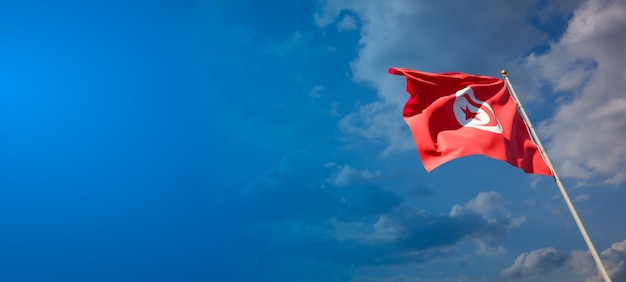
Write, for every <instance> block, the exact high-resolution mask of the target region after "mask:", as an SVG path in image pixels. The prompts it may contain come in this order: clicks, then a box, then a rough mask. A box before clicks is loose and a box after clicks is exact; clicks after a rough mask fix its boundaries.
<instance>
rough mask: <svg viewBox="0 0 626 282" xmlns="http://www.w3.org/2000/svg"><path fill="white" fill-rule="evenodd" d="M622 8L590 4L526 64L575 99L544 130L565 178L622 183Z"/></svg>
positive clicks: (625, 115) (625, 7)
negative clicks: (559, 36) (555, 40)
mask: <svg viewBox="0 0 626 282" xmlns="http://www.w3.org/2000/svg"><path fill="white" fill-rule="evenodd" d="M624 34H626V2H624V1H617V0H589V1H587V2H586V3H584V4H583V5H581V6H580V7H579V8H578V9H577V10H576V11H575V13H574V17H573V18H572V20H571V21H570V23H569V26H568V28H567V31H566V32H565V34H564V35H563V36H562V38H560V39H559V41H557V42H554V43H552V44H551V45H550V49H549V51H548V52H547V53H545V54H531V55H530V56H529V57H528V60H527V63H528V65H529V66H530V67H532V68H534V69H535V71H536V73H537V75H538V76H541V77H543V78H545V79H546V80H547V82H548V83H549V84H550V85H551V86H552V87H553V88H554V89H555V90H559V91H565V92H570V93H573V97H572V98H566V99H563V100H562V101H561V103H560V104H558V105H557V109H556V114H555V115H554V117H553V118H551V119H550V120H549V121H548V122H546V123H545V124H543V125H542V127H541V132H542V133H543V134H544V135H545V136H547V137H548V138H549V148H548V153H549V154H550V156H551V157H552V158H553V161H554V162H555V163H556V164H557V165H558V168H557V171H558V172H559V173H560V174H562V175H563V176H567V177H573V178H577V179H588V178H592V177H596V176H604V177H606V178H607V180H606V181H605V183H608V184H617V183H621V182H624V181H626V171H625V170H623V169H622V168H623V167H626V146H624V145H623V143H624V142H623V139H624V138H626V96H624V89H626V72H625V71H624V65H626V48H625V46H626V36H624Z"/></svg>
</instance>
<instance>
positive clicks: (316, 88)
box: [309, 85, 324, 98]
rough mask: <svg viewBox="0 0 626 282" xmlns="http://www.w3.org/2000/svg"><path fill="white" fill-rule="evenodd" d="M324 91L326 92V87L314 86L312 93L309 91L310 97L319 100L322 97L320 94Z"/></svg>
mask: <svg viewBox="0 0 626 282" xmlns="http://www.w3.org/2000/svg"><path fill="white" fill-rule="evenodd" d="M322 91H324V86H322V85H315V86H313V88H312V89H311V91H309V96H311V97H313V98H319V97H320V93H322Z"/></svg>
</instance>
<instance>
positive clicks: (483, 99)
mask: <svg viewBox="0 0 626 282" xmlns="http://www.w3.org/2000/svg"><path fill="white" fill-rule="evenodd" d="M389 73H391V74H396V75H404V76H405V77H406V80H407V84H406V90H407V92H408V93H409V94H410V95H411V96H410V98H409V99H408V101H407V102H406V105H405V106H404V111H403V113H402V114H403V116H404V120H405V121H406V123H407V124H408V125H409V128H410V129H411V133H412V134H413V138H414V139H415V143H416V145H417V150H418V152H419V155H420V158H421V160H422V164H423V165H424V168H425V169H426V171H428V172H430V171H432V170H433V169H435V168H436V167H438V166H440V165H442V164H444V163H446V162H448V161H450V160H453V159H456V158H460V157H464V156H469V155H484V156H487V157H490V158H493V159H497V160H501V161H504V162H507V163H509V164H511V165H513V166H516V167H518V168H521V169H522V170H523V171H525V172H526V173H534V174H542V175H552V172H551V171H550V169H549V168H548V165H546V162H545V161H544V160H543V158H542V157H541V154H540V153H539V149H538V148H537V145H535V143H534V142H533V141H532V139H531V138H530V134H529V133H528V127H527V126H526V123H525V122H524V120H523V119H522V117H521V116H520V114H519V113H518V111H517V105H516V104H515V101H514V100H513V99H512V98H511V95H510V94H509V91H508V89H507V87H506V84H505V82H504V81H503V80H501V79H497V78H494V77H488V76H478V75H468V74H464V73H442V74H435V73H427V72H420V71H415V70H411V69H404V68H390V69H389Z"/></svg>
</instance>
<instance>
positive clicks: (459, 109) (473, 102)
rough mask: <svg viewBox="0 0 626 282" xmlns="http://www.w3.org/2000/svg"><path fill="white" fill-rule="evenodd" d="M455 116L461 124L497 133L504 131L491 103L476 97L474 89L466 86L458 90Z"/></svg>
mask: <svg viewBox="0 0 626 282" xmlns="http://www.w3.org/2000/svg"><path fill="white" fill-rule="evenodd" d="M453 107H454V109H453V112H454V116H455V117H456V120H457V121H458V122H459V124H460V125H462V126H464V127H472V128H476V129H480V130H484V131H489V132H493V133H497V134H501V133H502V126H501V125H500V121H499V120H498V118H497V117H496V114H495V112H494V111H493V109H492V108H491V106H490V105H489V104H487V103H486V102H484V101H481V100H478V99H476V96H474V90H473V89H472V88H471V87H469V86H468V87H465V88H463V89H461V90H459V91H457V92H456V97H455V99H454V106H453Z"/></svg>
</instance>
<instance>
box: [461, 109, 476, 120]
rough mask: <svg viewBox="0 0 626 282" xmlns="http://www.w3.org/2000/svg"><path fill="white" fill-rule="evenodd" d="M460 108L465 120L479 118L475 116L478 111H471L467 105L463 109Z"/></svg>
mask: <svg viewBox="0 0 626 282" xmlns="http://www.w3.org/2000/svg"><path fill="white" fill-rule="evenodd" d="M461 110H463V113H465V120H470V119H477V120H480V119H479V118H477V117H476V115H478V113H473V112H472V111H470V109H469V107H468V106H465V109H461Z"/></svg>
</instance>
